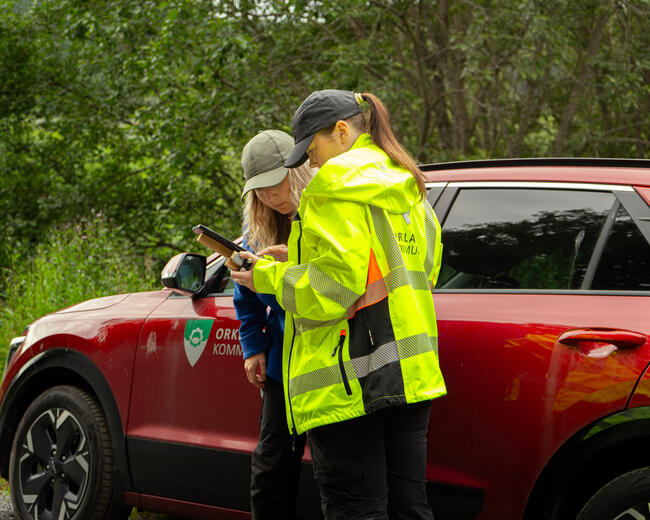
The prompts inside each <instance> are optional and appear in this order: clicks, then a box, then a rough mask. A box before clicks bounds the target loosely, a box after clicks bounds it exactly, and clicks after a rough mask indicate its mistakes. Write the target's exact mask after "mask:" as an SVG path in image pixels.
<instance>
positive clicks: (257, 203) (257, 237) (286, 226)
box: [242, 161, 315, 251]
mask: <svg viewBox="0 0 650 520" xmlns="http://www.w3.org/2000/svg"><path fill="white" fill-rule="evenodd" d="M314 173H315V171H314V170H313V169H312V168H310V167H309V165H308V161H307V162H305V163H304V164H302V165H301V166H298V167H296V168H289V171H288V172H287V177H288V178H289V187H290V189H291V193H290V199H291V202H292V203H293V205H294V206H295V207H296V208H297V207H298V204H300V195H301V194H302V190H304V189H305V187H306V186H307V184H309V181H310V180H311V178H312V177H313V176H314ZM243 214H244V218H243V223H242V231H243V234H244V235H245V237H246V241H247V242H248V245H249V246H250V247H251V248H252V249H253V250H254V251H259V250H260V249H264V248H265V247H268V246H272V245H274V244H286V243H287V240H288V239H289V233H290V232H291V221H290V217H291V215H283V214H282V213H279V212H277V211H275V210H274V209H271V208H269V207H268V206H267V205H266V204H264V203H263V202H262V201H261V200H260V199H259V198H258V196H257V194H256V193H255V190H251V191H249V192H248V195H247V196H246V201H245V202H244V208H243Z"/></svg>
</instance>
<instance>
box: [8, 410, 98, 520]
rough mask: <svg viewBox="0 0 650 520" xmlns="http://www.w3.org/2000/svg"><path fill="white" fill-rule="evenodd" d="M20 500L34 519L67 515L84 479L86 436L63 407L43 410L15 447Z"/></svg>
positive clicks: (79, 498) (57, 519) (79, 495)
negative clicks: (17, 451)
mask: <svg viewBox="0 0 650 520" xmlns="http://www.w3.org/2000/svg"><path fill="white" fill-rule="evenodd" d="M18 471H19V475H18V478H19V482H20V488H21V489H20V490H21V496H22V500H23V502H24V504H25V507H26V508H27V511H28V512H29V513H30V515H31V516H32V518H34V519H36V520H40V519H42V520H46V519H47V520H50V519H52V520H64V519H68V518H71V517H72V516H73V515H74V514H75V512H76V510H77V508H78V507H79V504H80V503H81V501H82V499H83V496H84V492H85V490H86V484H87V482H88V471H89V453H88V445H87V440H86V435H85V433H84V431H83V429H82V427H81V425H80V424H79V421H78V420H77V419H76V417H75V416H74V415H72V414H71V413H70V412H69V411H68V410H65V409H64V408H52V409H50V410H47V411H45V412H43V413H42V414H41V415H39V416H38V418H36V420H35V421H34V422H33V423H32V425H31V426H30V427H29V430H28V431H27V434H26V435H25V439H24V441H23V444H22V446H21V447H20V450H19V462H18Z"/></svg>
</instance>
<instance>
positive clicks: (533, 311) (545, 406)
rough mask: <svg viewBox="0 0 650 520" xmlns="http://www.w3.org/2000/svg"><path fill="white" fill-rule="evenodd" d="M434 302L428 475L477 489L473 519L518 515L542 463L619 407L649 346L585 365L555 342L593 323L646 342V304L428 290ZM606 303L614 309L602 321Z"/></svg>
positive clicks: (649, 331) (649, 307)
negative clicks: (436, 374) (439, 379)
mask: <svg viewBox="0 0 650 520" xmlns="http://www.w3.org/2000/svg"><path fill="white" fill-rule="evenodd" d="M434 301H435V305H436V318H437V320H438V331H439V345H440V363H441V368H442V371H443V374H444V375H445V381H446V384H447V390H448V394H447V396H445V397H443V398H441V399H437V400H434V402H433V407H432V412H431V423H430V426H429V431H430V434H429V443H430V444H429V466H428V473H427V477H428V479H430V480H432V481H437V482H445V483H454V484H457V485H459V486H467V487H477V488H479V489H482V490H484V491H485V494H486V499H485V507H484V508H483V510H482V511H481V513H480V515H479V516H478V517H477V518H478V519H481V520H488V519H494V520H497V519H501V520H503V519H509V518H521V514H522V512H523V509H524V507H525V499H526V497H527V496H528V494H529V492H530V490H531V488H532V486H533V485H534V483H535V480H536V479H537V477H538V476H539V474H540V473H541V471H542V469H543V467H544V464H545V463H546V461H548V460H549V459H550V457H551V456H552V455H553V453H555V452H556V451H557V450H558V449H559V447H560V446H562V444H563V443H564V442H565V441H567V440H568V438H570V437H571V435H572V434H574V433H576V432H578V431H579V430H581V429H582V428H583V427H585V426H586V425H588V424H589V423H590V422H592V421H593V420H594V418H596V417H605V416H607V415H609V414H611V413H614V412H616V411H619V410H622V409H624V408H625V406H626V404H627V400H628V398H629V396H630V395H631V393H632V391H633V389H634V386H635V383H636V378H637V374H639V373H641V371H643V370H644V369H645V366H646V365H647V362H648V360H649V359H650V344H648V343H646V344H645V345H643V346H641V347H638V348H636V349H630V350H626V351H625V350H620V351H616V352H613V353H612V354H611V355H609V356H607V357H604V358H593V357H589V356H588V355H585V354H584V353H581V352H580V351H579V349H577V348H575V347H569V346H565V345H562V344H559V343H558V341H557V339H558V336H559V335H560V334H561V333H562V332H564V331H566V330H570V329H576V328H584V327H593V326H598V327H609V328H613V329H618V328H622V329H626V330H637V331H639V332H642V333H644V334H646V335H650V323H649V322H648V320H647V319H646V317H647V316H648V315H650V298H636V297H625V296H620V297H619V296H605V297H602V296H597V297H595V296H591V295H562V296H558V295H552V294H523V295H522V294H489V293H486V294H475V293H474V294H454V293H434ZM612 306H615V307H616V308H617V309H618V310H619V311H620V312H617V313H616V314H615V315H610V313H609V312H608V310H609V309H611V308H612ZM596 316H597V317H598V320H597V321H596V320H595V317H596ZM514 425H516V428H513V426H514ZM487 426H489V428H488V427H487ZM477 427H480V428H481V431H480V432H478V431H477ZM505 481H508V482H510V485H508V486H503V485H502V483H503V482H505Z"/></svg>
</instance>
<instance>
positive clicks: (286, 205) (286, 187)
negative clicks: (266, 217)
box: [255, 175, 296, 215]
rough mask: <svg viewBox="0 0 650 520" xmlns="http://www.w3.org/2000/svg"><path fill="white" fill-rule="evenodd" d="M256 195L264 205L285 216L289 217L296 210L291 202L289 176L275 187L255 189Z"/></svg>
mask: <svg viewBox="0 0 650 520" xmlns="http://www.w3.org/2000/svg"><path fill="white" fill-rule="evenodd" d="M255 195H257V198H258V199H260V201H261V202H262V204H264V205H265V206H268V207H269V208H271V209H274V210H275V211H277V212H278V213H282V214H283V215H289V214H290V213H293V212H294V211H295V209H296V208H295V207H294V204H293V202H292V201H291V185H290V184H289V176H288V175H285V176H284V179H282V182H280V183H279V184H276V185H275V186H268V187H266V188H255Z"/></svg>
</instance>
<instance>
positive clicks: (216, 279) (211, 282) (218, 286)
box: [205, 256, 235, 295]
mask: <svg viewBox="0 0 650 520" xmlns="http://www.w3.org/2000/svg"><path fill="white" fill-rule="evenodd" d="M224 263H225V258H224V257H222V256H220V257H218V258H217V259H216V260H215V261H213V262H211V263H209V264H208V266H207V269H206V272H205V282H206V284H207V292H208V294H221V295H232V294H233V293H234V290H235V282H233V280H232V278H231V277H230V269H228V268H227V267H226V266H225V265H224Z"/></svg>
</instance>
